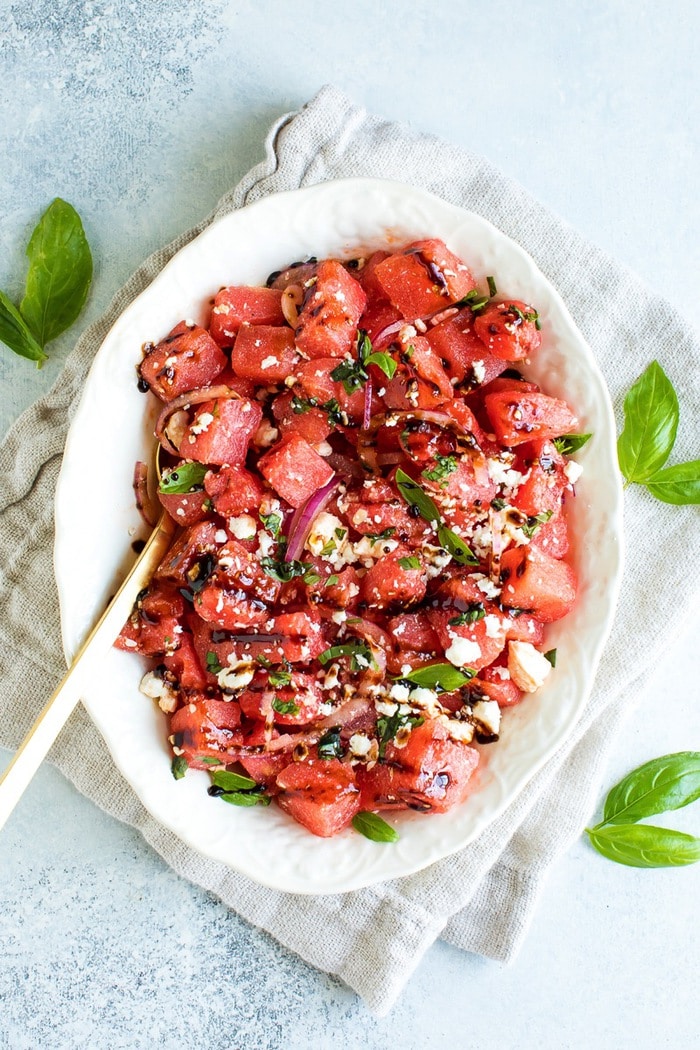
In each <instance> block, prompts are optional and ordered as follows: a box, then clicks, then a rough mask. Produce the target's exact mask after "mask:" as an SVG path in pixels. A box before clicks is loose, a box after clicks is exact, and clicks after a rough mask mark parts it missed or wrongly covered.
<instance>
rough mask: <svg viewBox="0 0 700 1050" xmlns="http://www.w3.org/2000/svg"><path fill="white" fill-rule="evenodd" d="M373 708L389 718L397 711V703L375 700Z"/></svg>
mask: <svg viewBox="0 0 700 1050" xmlns="http://www.w3.org/2000/svg"><path fill="white" fill-rule="evenodd" d="M374 709H375V711H376V712H377V714H378V715H386V716H387V718H391V716H392V715H395V714H396V712H397V711H398V709H399V705H398V704H390V703H387V701H386V700H375V702H374Z"/></svg>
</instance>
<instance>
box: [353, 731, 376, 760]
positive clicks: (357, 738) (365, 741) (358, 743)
mask: <svg viewBox="0 0 700 1050" xmlns="http://www.w3.org/2000/svg"><path fill="white" fill-rule="evenodd" d="M371 746H372V741H371V740H370V739H369V737H366V736H363V735H362V734H361V733H353V735H352V736H351V737H350V739H349V740H348V747H349V748H350V751H351V753H352V754H353V755H357V757H358V758H364V756H365V755H367V754H369V750H370V748H371Z"/></svg>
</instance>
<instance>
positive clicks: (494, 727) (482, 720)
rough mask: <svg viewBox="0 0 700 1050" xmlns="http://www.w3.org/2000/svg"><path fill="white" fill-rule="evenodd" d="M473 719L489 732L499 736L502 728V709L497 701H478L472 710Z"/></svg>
mask: <svg viewBox="0 0 700 1050" xmlns="http://www.w3.org/2000/svg"><path fill="white" fill-rule="evenodd" d="M472 718H473V719H474V720H475V721H476V722H478V723H479V724H480V725H482V726H483V727H484V729H486V730H487V732H489V733H494V734H495V735H496V736H497V735H498V732H499V730H500V728H501V709H500V707H499V706H498V703H497V702H496V701H495V700H478V701H477V703H475V704H474V707H473V708H472Z"/></svg>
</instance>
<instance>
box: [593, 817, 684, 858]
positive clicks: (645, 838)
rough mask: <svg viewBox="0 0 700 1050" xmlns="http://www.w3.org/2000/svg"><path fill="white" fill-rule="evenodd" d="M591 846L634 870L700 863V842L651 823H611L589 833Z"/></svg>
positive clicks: (680, 832) (679, 832)
mask: <svg viewBox="0 0 700 1050" xmlns="http://www.w3.org/2000/svg"><path fill="white" fill-rule="evenodd" d="M588 837H589V839H590V841H591V845H592V846H593V847H594V848H595V849H597V850H598V852H599V853H602V854H603V856H604V857H607V858H608V859H609V860H614V861H616V862H617V863H618V864H627V865H628V866H629V867H631V868H675V867H680V866H682V865H685V864H695V863H696V862H697V861H699V860H700V839H698V838H695V837H694V836H693V835H686V834H685V833H684V832H682V831H671V830H669V829H668V828H657V827H654V826H653V825H651V824H611V825H609V826H606V827H602V828H593V829H591V830H588Z"/></svg>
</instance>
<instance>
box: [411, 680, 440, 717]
mask: <svg viewBox="0 0 700 1050" xmlns="http://www.w3.org/2000/svg"><path fill="white" fill-rule="evenodd" d="M409 703H410V704H411V706H412V707H420V708H421V709H422V710H423V711H425V712H426V714H428V715H430V716H431V717H432V718H437V716H438V715H440V714H442V713H443V712H444V708H443V706H442V704H441V703H440V701H439V700H438V694H437V693H436V692H435V690H434V689H424V688H423V687H422V686H419V687H418V688H417V689H412V690H411V695H410V696H409Z"/></svg>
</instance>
